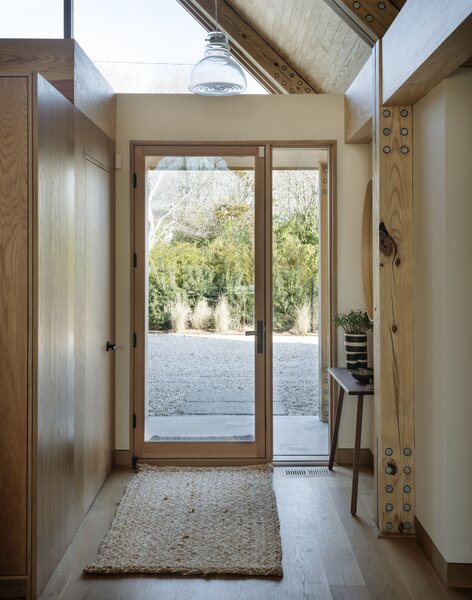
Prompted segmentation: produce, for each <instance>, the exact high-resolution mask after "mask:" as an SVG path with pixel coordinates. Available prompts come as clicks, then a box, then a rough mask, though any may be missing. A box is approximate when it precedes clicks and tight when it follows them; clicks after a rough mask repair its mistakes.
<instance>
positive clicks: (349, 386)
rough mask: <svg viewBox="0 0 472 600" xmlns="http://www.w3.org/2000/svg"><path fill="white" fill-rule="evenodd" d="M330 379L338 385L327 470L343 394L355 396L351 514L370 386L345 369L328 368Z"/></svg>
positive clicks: (353, 508)
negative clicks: (365, 401) (363, 414)
mask: <svg viewBox="0 0 472 600" xmlns="http://www.w3.org/2000/svg"><path fill="white" fill-rule="evenodd" d="M329 373H330V375H331V377H332V378H333V379H334V381H336V383H337V384H338V385H339V399H338V407H337V409H336V419H335V422H334V431H333V438H332V440H331V451H330V453H329V463H328V468H329V469H330V471H332V470H333V463H334V454H335V452H336V447H337V445H338V433H339V424H340V422H341V413H342V410H343V401H344V392H346V393H347V395H348V396H357V419H356V441H355V444H354V462H353V468H352V493H351V514H353V515H355V514H356V512H357V488H358V484H359V455H360V451H361V433H362V410H363V405H364V396H373V394H374V390H373V389H372V386H367V385H364V384H363V383H359V382H358V381H357V380H356V379H354V377H353V376H352V375H351V374H350V373H349V371H348V370H347V369H340V368H337V367H336V368H334V367H333V368H330V369H329Z"/></svg>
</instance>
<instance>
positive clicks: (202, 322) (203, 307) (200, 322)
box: [190, 299, 213, 329]
mask: <svg viewBox="0 0 472 600" xmlns="http://www.w3.org/2000/svg"><path fill="white" fill-rule="evenodd" d="M212 314H213V311H212V309H211V308H210V307H209V306H208V302H207V301H206V300H204V299H201V300H199V301H198V302H197V304H196V305H195V308H194V309H193V313H192V316H191V317H190V321H191V323H192V327H193V328H194V329H208V327H209V325H210V320H211V316H212Z"/></svg>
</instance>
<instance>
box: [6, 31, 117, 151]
mask: <svg viewBox="0 0 472 600" xmlns="http://www.w3.org/2000/svg"><path fill="white" fill-rule="evenodd" d="M28 72H37V73H40V74H41V75H42V76H43V77H44V78H45V79H47V80H48V81H49V82H50V83H51V84H52V85H53V86H54V87H55V88H56V89H58V90H59V91H60V92H61V94H63V95H64V96H65V97H66V98H67V99H68V100H70V101H71V102H73V103H74V104H76V106H77V107H78V108H80V110H81V111H82V112H83V113H84V114H85V115H86V116H87V117H88V118H89V119H90V120H91V121H92V122H93V123H95V124H96V125H97V126H98V127H99V128H100V129H101V130H102V131H104V132H105V133H106V134H107V135H108V137H110V138H111V139H112V140H114V139H115V129H116V102H115V93H114V91H113V89H112V88H111V87H110V85H109V84H108V83H107V81H106V80H105V79H104V77H103V75H102V74H101V73H100V72H99V71H98V69H97V68H96V67H95V65H94V64H93V62H92V61H91V60H90V59H89V58H88V57H87V55H86V54H85V53H84V51H83V50H82V49H81V48H80V46H79V45H78V44H77V42H75V41H74V40H22V39H16V40H5V39H4V40H0V74H13V73H20V74H23V73H28Z"/></svg>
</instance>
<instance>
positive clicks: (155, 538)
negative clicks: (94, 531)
mask: <svg viewBox="0 0 472 600" xmlns="http://www.w3.org/2000/svg"><path fill="white" fill-rule="evenodd" d="M281 556H282V550H281V544H280V534H279V519H278V515H277V507H276V503H275V495H274V491H273V489H272V467H270V466H254V467H253V466H251V467H151V466H148V465H140V466H139V472H138V474H137V475H136V476H135V477H134V478H133V479H132V480H131V482H130V484H129V485H128V487H127V489H126V491H125V494H124V496H123V498H122V500H121V502H120V505H119V507H118V510H117V512H116V515H115V518H114V519H113V523H112V525H111V529H110V531H109V532H108V534H107V535H106V537H105V539H104V541H103V542H102V544H101V547H100V550H99V553H98V556H97V558H96V560H95V562H93V563H92V564H90V565H87V567H86V568H85V569H84V572H85V573H156V574H182V575H246V576H257V575H265V576H276V577H281V576H282V565H281Z"/></svg>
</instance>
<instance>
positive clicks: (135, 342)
mask: <svg viewBox="0 0 472 600" xmlns="http://www.w3.org/2000/svg"><path fill="white" fill-rule="evenodd" d="M137 345H138V336H137V335H136V334H135V333H133V348H136V346H137Z"/></svg>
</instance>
